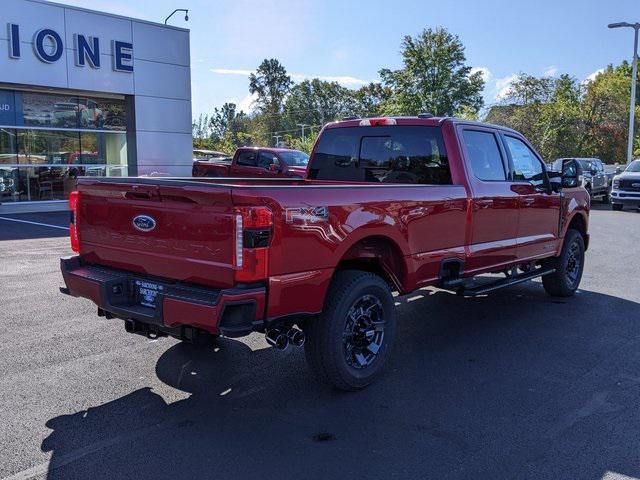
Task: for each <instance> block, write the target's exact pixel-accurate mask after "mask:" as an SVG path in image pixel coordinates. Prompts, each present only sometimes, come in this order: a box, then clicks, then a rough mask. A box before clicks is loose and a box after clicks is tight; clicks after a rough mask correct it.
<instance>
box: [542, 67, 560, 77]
mask: <svg viewBox="0 0 640 480" xmlns="http://www.w3.org/2000/svg"><path fill="white" fill-rule="evenodd" d="M556 73H558V67H556V66H555V65H549V66H548V67H547V68H545V70H544V72H543V74H542V75H544V76H545V77H555V76H556Z"/></svg>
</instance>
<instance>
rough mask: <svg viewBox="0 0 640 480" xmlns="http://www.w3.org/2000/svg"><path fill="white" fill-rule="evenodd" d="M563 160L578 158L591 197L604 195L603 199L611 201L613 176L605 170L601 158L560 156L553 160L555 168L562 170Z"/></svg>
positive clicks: (583, 181) (582, 177)
mask: <svg viewBox="0 0 640 480" xmlns="http://www.w3.org/2000/svg"><path fill="white" fill-rule="evenodd" d="M563 160H576V161H577V162H578V165H579V166H580V175H581V177H580V178H581V179H582V183H581V184H582V186H583V187H584V188H585V189H586V190H587V192H589V195H590V196H591V198H593V197H602V201H603V202H605V203H608V202H609V192H610V191H611V178H610V176H609V175H607V174H606V173H605V171H604V165H603V164H602V161H601V160H600V159H599V158H573V159H568V158H559V159H557V160H556V161H554V162H553V170H554V171H556V172H559V171H560V170H561V168H562V167H561V166H562V161H563Z"/></svg>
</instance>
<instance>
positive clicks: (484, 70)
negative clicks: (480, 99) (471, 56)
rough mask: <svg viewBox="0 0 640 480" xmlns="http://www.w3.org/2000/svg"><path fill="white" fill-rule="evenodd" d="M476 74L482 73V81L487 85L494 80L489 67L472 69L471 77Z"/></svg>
mask: <svg viewBox="0 0 640 480" xmlns="http://www.w3.org/2000/svg"><path fill="white" fill-rule="evenodd" d="M476 72H480V73H481V74H482V79H483V80H484V82H485V83H489V82H490V81H491V79H492V78H493V74H492V73H491V70H489V69H488V68H487V67H471V75H473V74H474V73H476Z"/></svg>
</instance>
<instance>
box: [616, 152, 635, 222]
mask: <svg viewBox="0 0 640 480" xmlns="http://www.w3.org/2000/svg"><path fill="white" fill-rule="evenodd" d="M625 206H626V207H634V208H640V160H634V161H633V162H631V163H630V164H629V165H627V168H626V169H625V170H624V171H623V172H622V173H620V174H619V175H616V176H615V177H613V188H612V189H611V207H612V208H613V209H614V210H622V209H623V208H624V207H625Z"/></svg>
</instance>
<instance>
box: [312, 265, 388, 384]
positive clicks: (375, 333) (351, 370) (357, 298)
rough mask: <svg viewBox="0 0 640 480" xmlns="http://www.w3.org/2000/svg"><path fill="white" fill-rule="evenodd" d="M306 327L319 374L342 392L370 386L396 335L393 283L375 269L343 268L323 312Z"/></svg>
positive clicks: (333, 285)
mask: <svg viewBox="0 0 640 480" xmlns="http://www.w3.org/2000/svg"><path fill="white" fill-rule="evenodd" d="M305 330H306V334H307V341H306V343H305V356H306V358H307V362H308V364H309V367H310V368H311V370H312V371H313V372H314V373H315V374H316V375H317V376H318V377H320V378H321V379H322V380H323V381H324V382H326V383H329V384H331V385H333V386H334V387H336V388H338V389H340V390H347V391H354V390H359V389H361V388H364V387H366V386H367V385H369V384H370V383H371V382H373V381H374V380H375V379H376V378H377V377H378V376H379V375H380V373H381V372H382V370H383V369H384V367H385V365H386V364H387V362H388V360H389V356H390V354H391V346H392V344H393V340H394V337H395V331H396V309H395V305H394V301H393V296H392V295H391V291H390V289H389V286H388V285H387V283H386V282H385V281H384V280H383V279H382V278H380V277H379V276H378V275H374V274H372V273H369V272H363V271H359V270H345V271H340V272H337V273H336V275H335V277H334V279H333V281H332V283H331V287H330V289H329V292H328V293H327V300H326V302H325V307H324V310H323V312H322V314H321V315H320V316H319V317H318V318H315V319H312V320H309V321H308V322H307V324H306V326H305Z"/></svg>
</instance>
